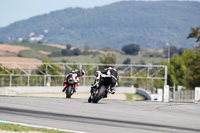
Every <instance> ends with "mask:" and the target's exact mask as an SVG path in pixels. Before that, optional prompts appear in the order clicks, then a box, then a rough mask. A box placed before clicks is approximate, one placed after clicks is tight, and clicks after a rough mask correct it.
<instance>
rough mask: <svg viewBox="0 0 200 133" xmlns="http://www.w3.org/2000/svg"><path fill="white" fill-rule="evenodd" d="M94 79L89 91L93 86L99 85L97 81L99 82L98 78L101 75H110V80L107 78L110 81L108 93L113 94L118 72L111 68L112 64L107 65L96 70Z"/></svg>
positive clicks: (116, 84)
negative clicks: (100, 69)
mask: <svg viewBox="0 0 200 133" xmlns="http://www.w3.org/2000/svg"><path fill="white" fill-rule="evenodd" d="M95 76H96V78H95V81H94V83H93V84H92V86H91V91H92V90H93V89H94V88H98V87H99V82H100V78H101V77H111V80H109V81H108V82H110V84H111V86H110V93H111V94H114V93H115V88H116V86H118V83H117V82H118V78H119V77H118V73H117V70H116V69H114V68H113V66H107V67H106V68H105V69H104V70H103V71H96V73H95ZM108 91H109V90H106V93H105V95H104V98H106V97H107V94H108Z"/></svg>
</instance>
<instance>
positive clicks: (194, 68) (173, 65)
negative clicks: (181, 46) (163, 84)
mask: <svg viewBox="0 0 200 133" xmlns="http://www.w3.org/2000/svg"><path fill="white" fill-rule="evenodd" d="M162 65H167V62H163V63H162ZM168 68H169V69H168V84H169V85H170V86H172V85H173V84H174V83H175V84H176V85H183V86H185V87H186V89H194V88H195V87H197V86H200V80H199V79H200V52H197V51H196V50H184V52H183V54H182V55H181V56H178V55H174V56H172V57H171V59H170V65H168Z"/></svg>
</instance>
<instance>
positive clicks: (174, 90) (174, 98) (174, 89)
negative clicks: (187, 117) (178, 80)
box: [173, 84, 176, 102]
mask: <svg viewBox="0 0 200 133" xmlns="http://www.w3.org/2000/svg"><path fill="white" fill-rule="evenodd" d="M175 92H176V86H175V84H174V86H173V102H175V100H176V97H175Z"/></svg>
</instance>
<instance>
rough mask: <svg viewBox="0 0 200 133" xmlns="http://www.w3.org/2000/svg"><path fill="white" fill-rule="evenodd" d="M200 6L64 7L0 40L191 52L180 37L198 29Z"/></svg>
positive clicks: (4, 31)
mask: <svg viewBox="0 0 200 133" xmlns="http://www.w3.org/2000/svg"><path fill="white" fill-rule="evenodd" d="M199 13H200V2H189V1H168V2H162V1H157V2H144V1H143V2H138V1H123V2H118V3H114V4H111V5H107V6H102V7H95V8H91V9H82V8H67V9H64V10H60V11H54V12H51V13H49V14H44V15H40V16H36V17H32V18H30V19H27V20H23V21H19V22H15V23H13V24H11V25H9V26H7V27H4V28H1V29H0V41H3V42H8V41H13V40H18V39H24V40H35V41H38V40H41V41H43V42H48V43H56V44H62V45H66V44H67V43H70V44H72V45H74V46H75V47H83V46H84V45H88V46H90V47H91V48H104V47H112V48H121V47H122V46H123V45H127V44H129V43H136V44H139V45H140V46H141V47H142V48H163V47H164V46H165V44H166V42H169V43H170V44H171V45H174V46H177V47H186V48H191V47H192V45H193V44H195V41H194V40H192V39H191V40H190V39H189V40H187V39H186V37H187V35H188V33H189V32H190V28H191V27H196V26H199V25H200V17H199Z"/></svg>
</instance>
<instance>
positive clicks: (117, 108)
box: [0, 97, 200, 133]
mask: <svg viewBox="0 0 200 133" xmlns="http://www.w3.org/2000/svg"><path fill="white" fill-rule="evenodd" d="M1 120H4V121H12V122H19V123H26V124H32V125H40V126H47V127H52V128H59V129H66V130H75V131H81V132H89V133H198V132H200V104H195V103H162V102H151V101H122V100H108V99H103V100H101V101H100V102H99V103H98V104H91V103H88V102H87V99H78V98H77V99H75V98H72V99H65V98H44V97H43V98H41V97H0V121H1Z"/></svg>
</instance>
